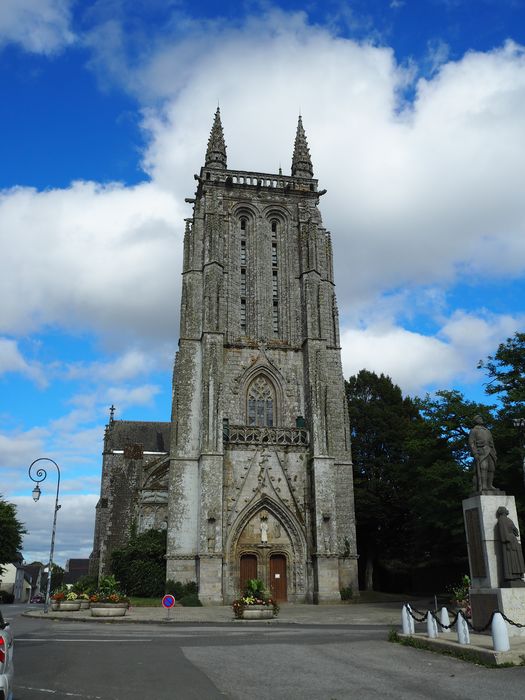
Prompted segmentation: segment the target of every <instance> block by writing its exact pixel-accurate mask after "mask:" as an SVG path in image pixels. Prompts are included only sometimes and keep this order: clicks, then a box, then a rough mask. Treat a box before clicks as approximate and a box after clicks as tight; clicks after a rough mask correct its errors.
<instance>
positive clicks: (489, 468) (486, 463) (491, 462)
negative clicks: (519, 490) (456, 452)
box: [468, 416, 501, 493]
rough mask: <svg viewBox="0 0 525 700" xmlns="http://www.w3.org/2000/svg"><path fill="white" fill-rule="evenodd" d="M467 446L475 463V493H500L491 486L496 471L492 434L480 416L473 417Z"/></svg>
mask: <svg viewBox="0 0 525 700" xmlns="http://www.w3.org/2000/svg"><path fill="white" fill-rule="evenodd" d="M468 444H469V447H470V451H471V453H472V456H473V457H474V463H475V468H476V471H475V484H476V492H477V493H485V492H487V491H488V492H489V493H494V492H496V493H501V492H500V491H499V490H498V489H495V488H494V486H493V483H492V481H493V479H494V472H495V471H496V460H497V455H496V448H495V447H494V441H493V439H492V434H491V432H490V430H489V429H488V428H486V427H485V425H484V423H483V418H482V417H481V416H474V427H473V428H472V430H471V431H470V433H469V436H468Z"/></svg>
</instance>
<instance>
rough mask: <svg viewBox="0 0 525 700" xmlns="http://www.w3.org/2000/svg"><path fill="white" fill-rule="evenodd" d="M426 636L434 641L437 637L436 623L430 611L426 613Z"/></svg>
mask: <svg viewBox="0 0 525 700" xmlns="http://www.w3.org/2000/svg"><path fill="white" fill-rule="evenodd" d="M427 634H428V636H429V637H430V639H436V638H437V636H438V629H437V622H436V620H435V619H434V616H433V615H432V613H431V612H430V610H429V611H428V612H427Z"/></svg>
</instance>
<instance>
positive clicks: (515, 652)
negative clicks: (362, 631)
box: [398, 632, 525, 666]
mask: <svg viewBox="0 0 525 700" xmlns="http://www.w3.org/2000/svg"><path fill="white" fill-rule="evenodd" d="M398 637H399V639H406V640H410V639H411V640H414V641H415V642H416V643H417V646H416V645H414V646H413V647H412V648H413V649H424V650H425V649H428V650H430V651H437V652H441V653H444V652H446V653H448V654H450V655H452V656H454V657H455V658H457V659H459V660H461V661H471V662H472V661H473V662H479V663H482V664H486V665H488V666H501V665H502V664H514V665H515V666H523V665H525V646H523V645H521V646H522V648H521V649H510V650H509V651H494V649H490V648H487V647H485V646H479V645H476V644H459V642H456V641H454V639H452V638H449V639H447V638H444V637H443V636H442V637H441V638H439V637H438V638H437V639H431V638H430V637H427V636H426V635H425V634H423V633H419V634H418V633H417V632H416V633H415V634H402V633H398ZM487 639H488V640H491V638H490V637H487ZM407 646H410V645H407Z"/></svg>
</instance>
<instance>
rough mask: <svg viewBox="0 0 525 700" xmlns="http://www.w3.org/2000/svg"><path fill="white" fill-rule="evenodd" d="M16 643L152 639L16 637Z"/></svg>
mask: <svg viewBox="0 0 525 700" xmlns="http://www.w3.org/2000/svg"><path fill="white" fill-rule="evenodd" d="M15 641H16V643H17V644H18V642H94V643H96V644H100V643H101V642H111V643H112V644H113V643H114V642H152V641H153V639H150V638H143V639H142V638H141V639H93V638H90V639H71V638H70V637H66V638H65V639H59V638H55V637H16V640H15Z"/></svg>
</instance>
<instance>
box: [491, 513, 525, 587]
mask: <svg viewBox="0 0 525 700" xmlns="http://www.w3.org/2000/svg"><path fill="white" fill-rule="evenodd" d="M496 517H497V519H498V534H499V539H500V542H501V554H502V564H503V567H502V568H503V579H504V585H505V586H507V587H515V586H516V587H519V586H525V582H524V581H523V574H524V573H525V563H524V561H523V550H522V548H521V542H520V541H519V540H518V535H519V532H518V528H517V527H516V526H515V525H514V523H513V522H512V520H511V519H510V518H509V511H508V510H507V509H506V508H505V506H500V507H499V508H498V510H497V511H496Z"/></svg>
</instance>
